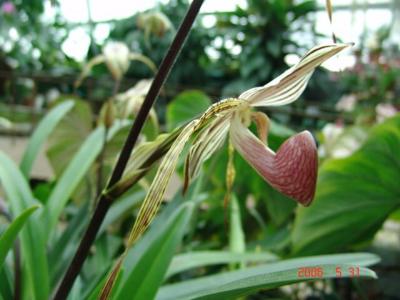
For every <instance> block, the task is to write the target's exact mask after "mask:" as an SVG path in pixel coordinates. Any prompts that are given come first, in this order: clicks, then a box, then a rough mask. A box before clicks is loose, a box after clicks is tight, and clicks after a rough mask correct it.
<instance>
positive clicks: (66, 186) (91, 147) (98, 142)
mask: <svg viewBox="0 0 400 300" xmlns="http://www.w3.org/2000/svg"><path fill="white" fill-rule="evenodd" d="M103 140H104V127H98V128H97V129H96V130H94V131H93V132H92V133H91V134H90V136H89V137H88V138H87V139H86V140H85V141H84V143H83V144H82V146H81V147H80V149H79V151H78V152H77V153H76V154H75V155H74V157H73V158H72V160H71V161H70V162H69V164H68V166H67V167H66V168H65V170H64V171H63V173H62V175H61V177H60V178H59V179H58V181H57V184H56V186H55V187H54V189H53V191H52V193H51V194H50V196H49V199H48V200H47V203H46V206H45V212H44V213H45V216H46V218H47V220H48V225H47V227H46V230H47V232H48V233H50V232H51V230H53V229H54V227H55V225H56V223H57V220H58V218H59V216H60V214H61V212H62V210H63V208H64V206H65V205H66V203H67V201H68V199H69V198H70V197H71V195H72V193H73V192H74V190H75V188H76V187H77V186H78V184H79V183H80V182H81V180H82V179H83V178H84V176H85V174H86V173H87V172H88V170H89V168H90V166H91V165H92V163H93V162H94V161H95V159H96V157H97V155H99V153H100V151H101V148H102V146H103Z"/></svg>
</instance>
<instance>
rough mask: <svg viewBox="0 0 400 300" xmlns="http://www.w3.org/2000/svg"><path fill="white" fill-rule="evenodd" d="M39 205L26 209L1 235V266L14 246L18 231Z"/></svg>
mask: <svg viewBox="0 0 400 300" xmlns="http://www.w3.org/2000/svg"><path fill="white" fill-rule="evenodd" d="M38 208H39V206H32V207H30V208H28V209H26V210H25V211H24V212H23V213H22V214H20V215H19V216H18V217H17V218H15V220H13V222H12V223H11V224H10V225H9V227H8V228H7V229H6V231H5V232H4V233H3V234H2V235H1V236H0V268H1V267H2V265H3V263H4V260H5V259H6V256H7V253H8V251H9V250H10V249H11V248H12V246H13V244H14V241H15V239H16V238H17V235H18V233H19V232H20V230H21V229H22V227H23V226H24V225H25V223H26V221H27V220H28V218H29V217H30V215H31V214H32V213H33V212H34V211H35V210H36V209H38Z"/></svg>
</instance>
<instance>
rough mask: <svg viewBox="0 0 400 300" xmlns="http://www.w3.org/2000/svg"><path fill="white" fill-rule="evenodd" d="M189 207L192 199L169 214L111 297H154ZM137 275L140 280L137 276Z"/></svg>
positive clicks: (179, 236) (183, 225)
mask: <svg viewBox="0 0 400 300" xmlns="http://www.w3.org/2000/svg"><path fill="white" fill-rule="evenodd" d="M193 207H194V204H193V203H191V202H189V203H185V204H183V205H181V206H180V207H179V209H177V211H176V212H174V213H173V214H172V215H171V216H170V218H169V219H168V221H167V222H166V224H165V225H164V227H163V228H162V229H161V230H159V232H158V234H157V236H155V238H154V239H153V240H151V241H150V243H148V247H147V249H146V251H145V252H144V253H143V254H142V255H141V257H140V260H139V261H138V262H137V264H136V265H135V267H134V268H133V270H132V271H131V272H130V273H127V272H126V271H125V274H126V275H127V276H126V279H125V280H124V281H123V282H122V284H121V288H120V290H119V292H118V294H117V297H116V298H115V299H136V300H140V299H143V300H146V299H153V298H154V296H155V295H156V293H157V290H158V288H159V286H160V285H161V283H162V281H163V280H164V275H165V273H166V272H167V269H168V266H169V264H170V262H171V260H172V257H173V255H174V254H175V251H176V248H177V246H178V245H179V243H180V242H181V240H182V237H183V234H184V232H185V229H186V227H187V224H188V222H189V220H190V216H191V214H192V211H193ZM132 250H133V251H135V250H137V249H135V248H133V249H132ZM138 278H140V280H137V279H138Z"/></svg>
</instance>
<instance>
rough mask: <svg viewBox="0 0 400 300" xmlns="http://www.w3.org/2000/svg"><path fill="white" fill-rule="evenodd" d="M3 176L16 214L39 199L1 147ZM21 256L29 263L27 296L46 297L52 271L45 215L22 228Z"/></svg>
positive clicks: (0, 163) (8, 196)
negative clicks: (47, 252)
mask: <svg viewBox="0 0 400 300" xmlns="http://www.w3.org/2000/svg"><path fill="white" fill-rule="evenodd" d="M0 180H1V183H2V187H3V189H4V191H5V193H6V196H7V200H8V203H9V205H10V208H11V211H12V213H13V215H20V214H21V213H23V211H24V210H25V209H27V208H29V207H31V206H33V205H38V204H39V203H38V201H36V200H35V199H34V198H33V195H32V192H31V190H30V189H29V185H28V183H27V181H26V179H25V177H24V175H23V174H22V173H21V172H20V170H19V169H18V168H17V166H16V165H15V163H14V162H13V161H12V160H11V159H10V158H8V157H7V156H6V155H5V154H4V153H2V152H1V151H0ZM21 248H22V257H23V260H24V263H25V266H26V279H27V289H26V290H25V292H26V293H27V294H26V296H28V293H29V298H30V299H33V300H41V299H47V298H48V295H49V274H48V264H47V257H46V243H45V239H44V236H43V219H41V218H40V216H39V214H37V215H33V216H32V217H31V218H30V219H29V220H28V221H27V224H26V226H25V228H23V229H22V231H21Z"/></svg>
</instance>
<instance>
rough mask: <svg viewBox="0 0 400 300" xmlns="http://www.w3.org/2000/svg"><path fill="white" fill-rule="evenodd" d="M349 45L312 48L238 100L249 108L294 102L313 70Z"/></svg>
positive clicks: (328, 45)
mask: <svg viewBox="0 0 400 300" xmlns="http://www.w3.org/2000/svg"><path fill="white" fill-rule="evenodd" d="M349 46H350V45H349V44H327V45H321V46H317V47H314V48H312V49H311V50H310V51H308V52H307V53H306V55H304V56H303V57H302V59H301V60H300V61H299V63H297V64H296V65H294V66H293V67H291V68H290V69H288V70H287V71H286V72H284V73H283V74H282V75H280V76H279V77H277V78H275V79H274V80H272V81H271V82H269V83H267V84H266V85H264V86H262V87H256V88H252V89H250V90H247V91H245V92H244V93H242V94H241V95H240V96H239V98H240V99H244V100H247V101H248V102H249V103H250V105H251V106H281V105H286V104H289V103H291V102H293V101H296V100H297V99H298V98H299V97H300V95H301V93H302V92H303V91H304V89H305V88H306V86H307V83H308V80H309V79H310V78H311V75H312V73H313V72H314V70H315V68H316V67H318V66H319V65H320V64H322V63H323V62H324V61H326V60H327V59H329V58H330V57H332V56H334V55H335V54H337V53H339V52H340V51H342V50H343V49H345V48H347V47H349Z"/></svg>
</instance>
